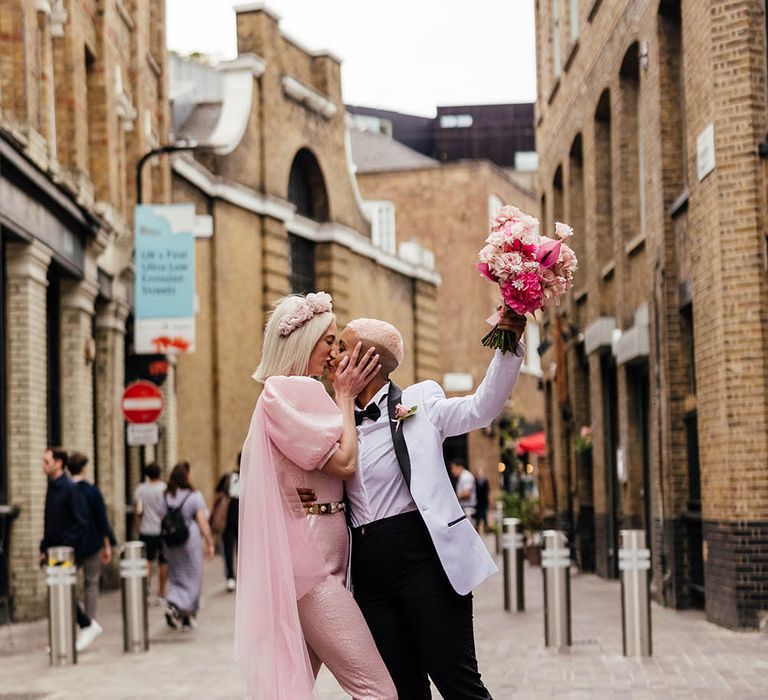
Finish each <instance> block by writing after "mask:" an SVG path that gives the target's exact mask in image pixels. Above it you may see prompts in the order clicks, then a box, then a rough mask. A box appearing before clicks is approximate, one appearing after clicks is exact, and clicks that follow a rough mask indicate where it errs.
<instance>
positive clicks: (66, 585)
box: [45, 547, 77, 666]
mask: <svg viewBox="0 0 768 700" xmlns="http://www.w3.org/2000/svg"><path fill="white" fill-rule="evenodd" d="M47 556H48V566H47V567H46V568H45V583H46V584H47V586H48V644H49V647H50V649H51V652H50V659H51V666H66V665H68V664H76V663H77V649H76V647H75V617H76V615H75V606H76V605H77V602H76V600H75V583H76V582H77V569H76V568H75V550H74V549H73V548H72V547H51V548H50V549H49V550H48V552H47Z"/></svg>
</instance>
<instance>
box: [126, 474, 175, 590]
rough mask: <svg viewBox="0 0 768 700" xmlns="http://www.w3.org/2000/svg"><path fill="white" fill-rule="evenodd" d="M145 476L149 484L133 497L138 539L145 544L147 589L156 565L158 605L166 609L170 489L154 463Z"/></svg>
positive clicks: (138, 489) (138, 490) (138, 487)
mask: <svg viewBox="0 0 768 700" xmlns="http://www.w3.org/2000/svg"><path fill="white" fill-rule="evenodd" d="M144 476H146V478H147V480H146V481H142V482H141V483H140V484H139V485H138V486H137V487H136V491H135V492H134V494H133V517H134V523H135V528H136V530H137V531H138V533H139V539H140V540H141V541H142V542H143V543H144V552H145V554H146V557H147V562H148V565H149V570H148V572H147V574H148V579H147V585H148V586H151V585H152V569H153V567H154V564H155V562H157V602H158V603H159V604H163V605H164V604H165V591H166V588H167V586H168V565H167V563H166V561H165V547H164V546H163V537H162V534H161V529H160V521H161V520H162V519H163V515H164V514H165V511H166V506H165V489H166V488H167V485H166V483H165V482H164V481H162V480H161V479H160V467H159V465H158V464H156V463H155V462H151V463H150V464H148V465H147V466H146V467H144Z"/></svg>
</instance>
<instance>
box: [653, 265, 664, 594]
mask: <svg viewBox="0 0 768 700" xmlns="http://www.w3.org/2000/svg"><path fill="white" fill-rule="evenodd" d="M654 274H655V277H656V284H655V285H654V287H655V289H654V294H653V336H654V346H655V347H654V353H653V355H654V357H653V360H654V368H653V376H654V383H655V385H656V430H657V431H658V434H657V440H656V444H657V451H658V455H657V456H658V460H659V532H660V535H661V599H662V604H663V605H664V607H666V606H667V585H668V581H669V572H668V570H667V542H666V537H665V532H664V531H665V525H666V519H665V514H664V463H663V457H664V448H663V444H662V439H661V431H662V415H661V346H660V336H661V331H660V328H659V299H658V294H659V292H660V291H661V292H662V293H663V291H664V268H663V267H662V264H661V261H660V260H659V259H658V258H657V259H656V265H655V269H654ZM649 544H650V543H649Z"/></svg>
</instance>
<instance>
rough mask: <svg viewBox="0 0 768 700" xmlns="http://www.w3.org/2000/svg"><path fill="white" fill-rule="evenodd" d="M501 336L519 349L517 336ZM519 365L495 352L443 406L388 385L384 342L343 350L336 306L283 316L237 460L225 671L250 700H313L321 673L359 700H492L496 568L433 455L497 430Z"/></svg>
mask: <svg viewBox="0 0 768 700" xmlns="http://www.w3.org/2000/svg"><path fill="white" fill-rule="evenodd" d="M500 326H502V327H505V328H508V329H510V330H514V331H516V332H517V337H521V336H522V333H523V331H524V329H525V318H524V317H522V316H518V315H517V314H515V313H513V312H511V311H505V312H504V313H503V314H502V316H501V321H500ZM524 350H525V349H524V347H523V346H522V344H520V345H519V346H518V348H517V350H516V352H515V353H514V354H512V353H508V354H502V353H501V352H500V351H499V350H496V352H495V354H494V356H493V358H492V360H491V363H490V366H489V367H488V372H487V374H486V376H485V379H484V380H483V381H482V383H481V384H480V385H479V386H478V387H477V389H476V390H475V392H474V393H473V394H471V395H469V396H463V397H456V398H446V396H445V392H444V391H443V389H442V388H441V387H440V385H439V384H437V383H436V382H434V381H424V382H419V383H417V384H414V385H412V386H409V387H407V388H406V389H400V387H398V386H397V385H396V384H395V383H394V382H392V381H391V380H390V379H389V375H390V373H392V372H393V371H394V370H395V369H397V367H398V365H399V364H400V363H401V362H402V361H403V356H404V353H405V349H404V345H403V338H402V336H401V335H400V333H399V331H398V330H397V329H396V328H395V327H394V326H392V325H391V324H389V323H386V322H385V321H379V320H375V319H366V318H360V319H357V320H354V321H351V322H350V323H349V324H347V326H346V328H344V330H343V332H342V333H341V335H338V330H337V327H336V317H335V316H334V314H333V308H332V303H331V297H330V295H328V294H326V293H324V292H317V293H315V294H307V295H306V296H298V295H296V296H289V297H285V298H284V299H281V300H280V301H278V302H277V304H276V305H275V307H274V310H273V311H272V313H271V315H270V317H269V320H268V322H267V325H266V328H265V331H264V341H263V350H262V355H261V363H260V364H259V366H258V368H257V369H256V372H255V374H254V375H253V376H254V379H256V380H257V381H259V382H263V384H264V389H263V391H262V393H261V396H260V397H259V399H258V401H257V402H256V408H255V410H254V412H253V417H252V418H251V423H250V428H249V431H248V437H247V438H246V440H245V444H244V446H243V452H242V460H241V493H240V543H239V548H240V550H239V557H238V560H239V561H238V571H237V574H238V583H237V600H236V609H235V656H236V658H237V660H238V663H239V664H240V666H241V669H242V671H243V674H244V676H245V678H246V681H247V686H248V697H249V698H250V699H251V700H311V699H312V698H314V690H313V688H314V684H315V678H316V677H317V673H318V672H319V670H320V666H321V665H322V664H325V665H326V666H327V668H328V669H329V670H330V672H331V673H332V674H333V675H334V676H335V677H336V679H337V681H338V682H339V684H340V685H341V687H342V688H343V689H344V690H345V691H346V692H347V693H348V694H349V695H350V696H351V697H352V698H354V699H355V700H394V699H395V698H400V700H424V699H426V698H431V692H430V679H431V680H432V682H433V683H434V685H435V686H436V687H437V689H438V690H439V692H440V693H441V695H442V696H443V698H445V700H458V699H461V700H470V699H472V700H474V699H476V698H477V699H481V698H482V699H484V700H485V699H487V698H490V697H491V696H490V694H489V693H488V690H487V689H486V688H485V686H484V685H483V682H482V680H481V678H480V672H479V671H478V666H477V659H476V657H475V644H474V631H473V625H472V593H471V591H472V590H473V589H474V588H475V587H477V586H478V585H479V584H480V583H482V582H483V581H484V580H485V579H487V578H488V577H489V576H491V575H492V574H494V573H495V572H496V571H497V568H496V565H495V564H494V562H493V559H492V558H491V556H490V555H489V553H488V550H487V549H486V546H485V544H484V542H483V541H482V539H481V538H480V536H479V535H478V534H477V533H476V532H475V529H474V527H473V526H472V524H471V523H470V521H469V520H468V519H467V517H466V515H465V514H464V511H463V510H462V508H461V506H460V505H459V502H458V500H457V498H456V495H455V493H454V490H453V487H452V485H451V481H450V479H449V476H448V471H447V469H446V467H445V463H444V460H443V451H442V447H443V440H445V438H448V437H450V436H452V435H462V434H464V433H467V432H469V431H471V430H475V429H477V428H482V427H485V426H487V425H489V424H490V423H491V421H492V420H493V419H494V418H496V417H497V416H498V415H499V413H500V412H501V410H502V409H503V407H504V404H505V402H506V400H507V397H508V396H509V394H510V392H511V391H512V389H513V387H514V385H515V382H516V381H517V377H518V374H519V372H520V366H521V364H522V358H523V356H524ZM323 375H326V377H327V379H328V380H329V381H330V382H331V383H332V384H333V389H334V392H333V393H334V398H331V396H330V395H329V393H328V392H327V391H326V389H325V386H324V385H323V384H322V383H321V382H320V381H318V380H317V379H318V378H319V377H321V376H323ZM350 550H351V556H350ZM352 591H354V595H353V593H352Z"/></svg>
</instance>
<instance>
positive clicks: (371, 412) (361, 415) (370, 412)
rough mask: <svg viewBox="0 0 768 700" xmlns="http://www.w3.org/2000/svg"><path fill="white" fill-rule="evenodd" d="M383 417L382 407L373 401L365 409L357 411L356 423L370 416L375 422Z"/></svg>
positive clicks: (358, 423)
mask: <svg viewBox="0 0 768 700" xmlns="http://www.w3.org/2000/svg"><path fill="white" fill-rule="evenodd" d="M380 417H381V409H380V408H379V407H378V405H377V404H375V403H371V404H368V406H366V408H365V410H363V411H355V425H360V423H362V422H363V421H364V420H365V419H366V418H370V419H371V420H372V421H373V422H374V423H375V422H376V421H377V420H379V418H380Z"/></svg>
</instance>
